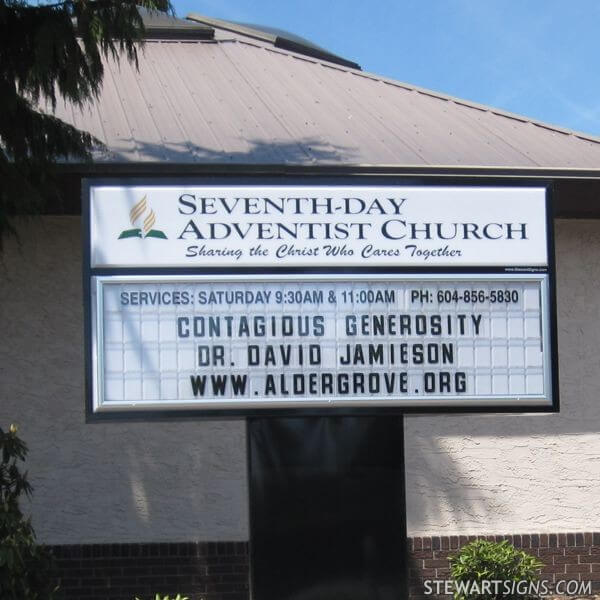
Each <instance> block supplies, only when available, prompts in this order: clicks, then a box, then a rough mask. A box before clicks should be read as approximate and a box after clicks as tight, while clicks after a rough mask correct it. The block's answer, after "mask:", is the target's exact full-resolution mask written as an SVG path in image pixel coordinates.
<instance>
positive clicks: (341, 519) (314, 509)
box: [248, 416, 406, 600]
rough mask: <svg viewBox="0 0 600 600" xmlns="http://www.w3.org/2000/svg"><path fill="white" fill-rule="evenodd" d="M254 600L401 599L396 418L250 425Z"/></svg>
mask: <svg viewBox="0 0 600 600" xmlns="http://www.w3.org/2000/svg"><path fill="white" fill-rule="evenodd" d="M248 435H249V465H250V522H251V569H252V590H253V594H252V598H253V600H292V599H293V600H325V599H335V600H402V599H404V598H405V597H406V595H405V593H404V591H405V588H404V585H405V562H404V561H405V559H404V557H405V543H406V531H405V527H406V526H405V500H404V471H403V470H404V456H403V421H402V417H389V416H388V417H305V418H281V419H278V418H264V419H261V418H256V419H249V420H248Z"/></svg>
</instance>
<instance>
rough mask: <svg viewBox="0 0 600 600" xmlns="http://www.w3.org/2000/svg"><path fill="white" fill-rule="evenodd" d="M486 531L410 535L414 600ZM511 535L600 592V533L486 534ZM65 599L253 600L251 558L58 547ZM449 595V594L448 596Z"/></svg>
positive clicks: (546, 571)
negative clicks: (168, 598) (178, 599)
mask: <svg viewBox="0 0 600 600" xmlns="http://www.w3.org/2000/svg"><path fill="white" fill-rule="evenodd" d="M480 537H481V536H432V537H414V538H409V539H408V573H409V588H410V598H411V600H417V599H420V598H428V599H430V600H431V599H435V598H438V596H431V595H429V596H425V595H424V588H423V581H424V580H425V579H433V580H442V579H448V578H449V574H450V570H449V567H448V556H449V555H451V554H454V553H456V552H457V551H458V550H459V548H461V547H462V546H464V545H465V544H467V543H468V542H471V541H473V540H476V539H479V538H480ZM485 539H488V540H491V541H501V540H508V541H509V542H510V543H511V544H513V545H514V546H515V547H517V548H521V549H523V550H525V551H526V552H529V553H530V554H533V555H534V556H537V557H538V558H539V559H540V560H541V561H542V562H543V563H544V564H545V566H544V568H543V569H542V576H543V577H544V578H545V579H547V580H548V581H550V582H552V583H556V582H557V581H558V580H573V579H574V580H579V581H584V580H585V581H587V580H589V581H591V582H592V589H593V590H594V591H595V592H598V591H600V533H559V534H528V535H495V536H487V537H486V538H485ZM52 550H53V551H54V555H55V556H56V559H57V568H58V575H59V577H60V594H59V597H61V598H64V599H65V600H71V599H80V600H133V599H134V598H135V597H136V596H137V597H139V598H140V599H142V600H154V594H156V593H159V594H177V593H181V594H183V595H186V596H189V598H190V599H191V600H248V598H249V583H248V578H249V558H248V544H247V543H245V542H216V543H212V542H204V543H185V544H182V543H179V544H102V545H81V546H53V547H52ZM444 598H447V597H446V596H444Z"/></svg>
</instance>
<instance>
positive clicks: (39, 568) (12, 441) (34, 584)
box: [0, 425, 55, 600]
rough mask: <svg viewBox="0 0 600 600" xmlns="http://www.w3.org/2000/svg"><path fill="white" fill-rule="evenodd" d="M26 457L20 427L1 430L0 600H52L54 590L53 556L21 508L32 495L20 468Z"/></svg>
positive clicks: (25, 448)
mask: <svg viewBox="0 0 600 600" xmlns="http://www.w3.org/2000/svg"><path fill="white" fill-rule="evenodd" d="M26 454H27V446H26V445H25V442H23V441H22V440H21V439H20V438H19V437H18V436H17V428H16V427H15V426H14V425H11V427H10V429H9V430H8V431H7V432H4V431H3V430H2V428H0V600H9V599H10V600H15V599H17V598H18V599H19V600H38V599H39V600H41V599H44V600H49V599H51V598H52V597H53V592H54V591H55V589H53V584H52V579H51V570H52V564H53V563H52V556H51V554H50V553H49V552H48V550H46V549H45V548H44V547H43V546H39V545H38V544H37V543H36V541H35V533H34V530H33V527H32V525H31V521H30V520H29V519H26V518H25V517H24V515H23V513H22V512H21V508H20V506H19V500H20V499H22V498H23V497H29V496H30V495H31V492H32V489H31V485H30V484H29V482H28V481H27V474H26V473H22V472H21V469H20V468H19V463H21V462H22V461H23V460H25V456H26Z"/></svg>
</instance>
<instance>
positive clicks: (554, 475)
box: [405, 221, 600, 535]
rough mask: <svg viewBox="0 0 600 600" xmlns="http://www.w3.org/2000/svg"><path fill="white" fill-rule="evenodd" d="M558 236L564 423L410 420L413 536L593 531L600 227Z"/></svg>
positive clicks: (524, 418) (550, 417)
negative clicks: (597, 257) (566, 530)
mask: <svg viewBox="0 0 600 600" xmlns="http://www.w3.org/2000/svg"><path fill="white" fill-rule="evenodd" d="M555 229H556V232H555V234H556V262H557V305H558V315H557V330H558V336H557V337H558V355H559V356H558V367H559V376H560V385H559V397H560V402H561V407H560V413H558V414H529V415H523V414H502V415H493V414H482V415H436V416H417V415H410V416H408V417H407V418H406V421H405V432H406V433H405V435H406V464H407V498H408V513H409V514H408V518H409V532H411V531H412V532H413V534H415V535H418V534H426V532H429V533H432V532H435V533H438V534H439V533H440V532H452V533H457V532H458V533H480V532H482V533H514V532H527V531H529V532H536V531H559V530H562V531H564V530H565V528H567V529H568V530H571V529H572V530H579V531H581V530H583V529H586V528H587V529H586V530H589V529H590V528H593V527H597V515H598V514H599V511H600V501H599V500H598V498H597V494H596V493H595V483H596V482H597V481H598V479H600V465H599V464H598V461H597V456H598V453H599V452H600V439H599V438H598V435H597V432H598V431H599V425H598V424H599V423H600V403H598V395H599V392H600V377H599V373H600V371H599V370H598V360H597V359H598V351H597V346H598V340H599V339H600V320H599V319H598V306H599V305H600V261H597V260H595V259H594V260H590V257H596V256H600V224H599V223H598V222H597V221H561V222H558V223H557V224H556V227H555ZM569 528H570V529H569ZM414 532H419V533H414Z"/></svg>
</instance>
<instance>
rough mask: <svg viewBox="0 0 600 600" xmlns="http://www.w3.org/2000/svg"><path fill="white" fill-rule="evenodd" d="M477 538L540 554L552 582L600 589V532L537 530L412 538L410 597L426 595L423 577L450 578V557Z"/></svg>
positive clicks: (433, 597)
mask: <svg viewBox="0 0 600 600" xmlns="http://www.w3.org/2000/svg"><path fill="white" fill-rule="evenodd" d="M476 539H487V540H490V541H496V542H500V541H502V540H508V541H509V542H510V543H511V544H513V545H514V546H515V547H516V548H520V549H522V550H525V551H526V552H528V553H530V554H532V555H534V556H537V557H538V558H539V559H540V560H541V561H542V562H543V563H544V565H545V566H544V568H543V569H542V577H543V578H544V579H546V580H547V581H548V582H549V583H554V584H555V583H556V582H557V581H559V580H563V581H564V580H578V581H591V582H592V589H593V590H594V591H595V592H598V591H599V590H600V533H589V532H588V533H557V534H554V533H549V534H546V533H541V534H537V533H533V534H523V535H490V536H462V535H461V536H445V537H441V536H432V537H415V538H409V539H408V555H409V558H408V561H409V565H408V566H409V588H410V598H411V599H412V600H416V599H417V598H428V599H429V600H431V599H435V598H438V597H440V598H441V597H443V598H448V596H432V595H429V596H425V595H424V593H423V592H424V588H423V580H425V579H434V580H436V579H438V580H439V579H448V578H449V574H450V570H449V567H448V556H449V555H452V554H455V553H456V552H457V551H458V550H459V548H461V547H462V546H464V545H465V544H467V543H468V542H471V541H473V540H476Z"/></svg>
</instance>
